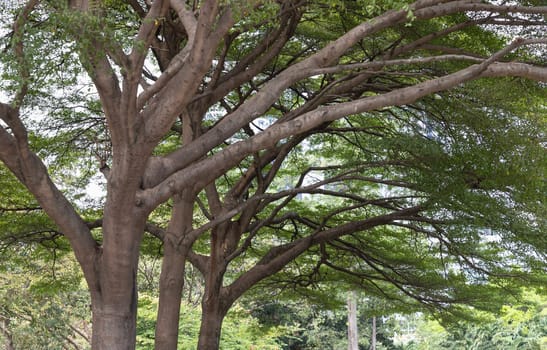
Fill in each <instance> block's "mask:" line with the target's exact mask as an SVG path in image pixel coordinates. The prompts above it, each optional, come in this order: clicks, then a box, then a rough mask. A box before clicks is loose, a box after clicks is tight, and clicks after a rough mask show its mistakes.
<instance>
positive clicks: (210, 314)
mask: <svg viewBox="0 0 547 350" xmlns="http://www.w3.org/2000/svg"><path fill="white" fill-rule="evenodd" d="M225 315H226V311H225V310H224V308H222V307H221V300H220V295H216V296H212V297H209V298H207V299H205V300H204V301H203V303H202V315H201V327H200V329H199V341H198V347H197V349H198V350H218V349H219V346H220V334H221V330H222V321H223V320H224V316H225Z"/></svg>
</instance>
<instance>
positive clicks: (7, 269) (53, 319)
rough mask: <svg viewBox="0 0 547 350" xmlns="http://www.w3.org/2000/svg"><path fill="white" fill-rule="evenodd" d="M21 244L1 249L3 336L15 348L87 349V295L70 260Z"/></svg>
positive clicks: (0, 288) (88, 324) (88, 329)
mask: <svg viewBox="0 0 547 350" xmlns="http://www.w3.org/2000/svg"><path fill="white" fill-rule="evenodd" d="M25 247H26V248H24V249H23V248H21V247H19V248H18V249H13V247H9V248H4V249H3V251H2V254H3V259H2V263H1V264H0V272H1V276H2V277H1V278H0V319H2V321H5V320H7V322H5V323H4V325H5V327H4V332H3V335H4V337H5V336H6V335H7V334H9V336H10V338H11V340H12V341H13V344H14V346H15V348H16V349H40V350H41V349H43V350H48V349H61V348H65V347H66V346H74V344H75V345H77V346H80V347H82V348H86V347H88V346H89V339H90V328H91V327H90V322H89V319H87V317H86V315H88V310H89V307H90V305H89V297H88V292H87V291H86V290H85V287H84V286H83V285H82V283H83V281H82V278H81V273H80V271H79V269H78V266H77V264H76V263H75V261H74V259H73V258H71V257H69V256H66V257H61V256H53V257H52V256H51V253H50V252H51V251H49V250H46V249H44V248H41V247H35V246H32V245H25ZM52 259H54V260H53V261H52ZM0 339H2V337H0ZM69 344H72V345H69Z"/></svg>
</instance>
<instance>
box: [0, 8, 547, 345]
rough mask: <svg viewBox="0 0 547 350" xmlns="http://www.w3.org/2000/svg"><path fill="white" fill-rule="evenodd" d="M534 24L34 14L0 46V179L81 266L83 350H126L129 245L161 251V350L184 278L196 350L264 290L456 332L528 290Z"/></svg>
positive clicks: (539, 28) (382, 15)
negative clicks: (190, 284) (405, 314)
mask: <svg viewBox="0 0 547 350" xmlns="http://www.w3.org/2000/svg"><path fill="white" fill-rule="evenodd" d="M546 13H547V8H545V7H541V6H535V4H534V2H533V1H520V2H517V3H516V4H515V5H507V4H504V3H502V4H498V3H489V2H483V1H473V0H471V1H463V2H462V1H441V2H439V1H430V0H419V1H416V2H413V3H407V2H405V1H392V0H390V1H388V0H386V1H375V2H370V1H366V2H361V1H325V2H323V1H314V2H305V1H291V0H287V1H253V2H251V3H249V2H247V1H214V0H204V1H191V2H186V1H183V0H171V1H167V0H155V1H153V2H148V1H140V0H128V1H118V0H109V1H92V0H89V1H88V0H70V1H68V2H67V1H61V0H41V1H40V0H30V1H28V2H25V3H24V6H23V7H22V8H21V9H20V10H18V11H16V12H15V13H13V17H11V19H12V23H13V24H12V26H11V29H10V30H9V32H8V34H7V35H6V36H5V38H4V50H5V51H4V52H5V54H4V55H3V56H2V60H3V62H4V63H3V68H2V73H3V81H2V83H1V84H2V89H3V90H4V92H5V94H6V95H7V96H8V97H7V98H5V100H6V102H5V103H1V104H0V118H1V120H2V123H1V125H0V126H1V127H0V159H1V160H2V162H3V163H4V164H5V166H6V167H7V168H9V169H10V171H11V172H12V173H13V174H14V175H15V176H16V177H17V179H18V181H20V182H21V183H22V184H23V185H24V186H25V187H26V188H27V190H28V191H29V192H30V193H31V194H32V195H33V196H34V198H35V200H36V202H37V204H38V206H39V207H40V208H41V209H42V210H43V212H44V213H46V214H47V216H48V217H49V218H50V219H51V220H52V222H53V223H54V224H55V227H56V232H59V233H61V234H62V235H63V237H64V238H65V239H66V240H67V241H68V242H69V244H70V246H71V248H72V249H73V251H74V254H75V256H76V259H77V260H78V262H79V264H80V266H81V268H82V271H83V275H84V277H85V279H86V281H87V285H88V288H89V291H90V296H91V302H92V323H93V337H92V344H93V348H94V349H132V348H134V346H135V339H136V329H137V328H136V315H137V294H138V293H137V291H138V289H137V285H136V280H137V277H136V276H137V270H138V261H139V255H140V251H141V243H142V242H143V236H144V234H145V232H149V233H151V234H152V235H154V236H155V237H157V238H159V239H160V240H161V241H162V254H163V261H162V272H161V276H160V280H159V305H158V314H157V323H156V332H155V347H156V348H157V349H175V348H176V346H177V341H178V335H177V334H178V330H179V326H178V321H179V318H180V314H179V312H180V304H181V295H182V289H183V286H184V281H185V279H184V278H185V268H186V264H187V263H188V262H190V263H191V264H192V265H193V266H194V267H195V269H197V270H198V271H199V272H200V273H201V275H202V276H203V281H204V284H205V286H204V292H203V296H202V301H201V308H202V316H201V327H200V332H199V333H200V337H199V342H198V348H199V349H215V348H218V346H219V339H220V331H221V325H222V320H223V319H224V317H225V315H226V314H227V312H228V310H229V309H230V307H231V306H232V305H233V304H234V303H235V302H236V300H238V299H239V298H240V297H241V296H242V295H243V294H244V293H245V292H247V291H248V290H249V289H250V288H252V287H253V286H257V285H260V286H261V288H265V286H267V285H268V284H269V285H274V284H275V285H276V286H277V288H289V287H290V288H292V289H293V290H300V291H302V290H306V291H307V290H308V289H309V287H310V286H313V285H314V284H316V283H317V281H322V282H323V283H324V285H328V284H329V282H338V281H340V276H346V277H347V279H348V280H349V282H350V284H351V285H353V286H355V285H358V286H360V287H361V288H364V289H366V290H367V293H371V294H372V295H379V296H381V297H384V298H390V299H394V300H397V302H398V303H400V304H412V303H416V302H419V303H421V305H423V306H425V307H426V308H427V309H429V310H439V311H443V312H451V313H452V314H455V315H463V314H465V305H474V306H475V307H479V308H488V307H491V306H492V305H493V304H494V303H495V301H496V299H501V297H502V293H508V292H513V291H514V292H515V293H516V292H517V291H518V289H515V288H513V287H515V284H518V283H520V282H523V281H526V283H535V282H539V283H544V282H545V281H544V279H545V275H544V270H543V269H544V266H545V265H544V264H545V260H546V259H545V253H546V242H545V240H544V239H543V232H544V216H543V214H542V213H544V212H545V210H544V209H545V208H544V201H543V193H544V191H543V190H544V186H545V183H544V182H543V179H544V175H545V174H544V169H546V167H545V166H544V165H545V157H544V149H543V147H542V144H541V140H542V139H543V138H544V130H545V127H544V120H543V119H542V117H541V116H542V115H543V114H544V112H545V110H544V102H543V101H544V97H545V91H544V90H542V85H541V83H538V82H536V81H540V82H541V81H543V82H544V81H546V80H547V69H545V68H544V67H543V66H542V63H543V62H541V51H540V46H538V45H542V44H545V43H546V39H545V38H541V37H540V35H539V34H538V33H542V32H544V29H545V28H544V27H545V22H544V15H545V14H546ZM6 16H8V17H9V15H5V16H3V18H4V19H6ZM499 27H503V28H508V29H507V30H496V28H499ZM506 33H510V34H511V35H512V36H513V35H514V36H515V37H516V38H514V39H512V38H507V37H506V36H505V35H506ZM84 72H85V74H86V75H87V77H88V80H86V79H84V78H83V75H84ZM479 78H481V79H480V80H477V79H479ZM525 79H531V80H525ZM89 80H90V81H91V82H92V84H90V83H88V81H89ZM534 80H535V81H534ZM59 89H60V90H59ZM97 96H98V100H96V99H95V98H96V97H97ZM93 162H97V163H98V164H97V163H95V164H96V165H95V169H93V167H92V164H93ZM97 169H98V170H100V172H101V173H102V174H103V175H104V182H105V190H106V194H105V197H104V201H101V202H99V203H93V201H91V200H89V201H86V200H85V190H83V189H84V188H85V185H86V183H87V182H88V181H89V179H90V178H91V176H92V175H93V174H94V171H93V170H97ZM78 189H79V191H78ZM76 193H79V194H78V195H76ZM80 194H81V195H80ZM83 209H86V210H83ZM92 209H93V210H92ZM165 213H168V215H169V219H168V220H165V219H164V218H165ZM50 238H53V239H54V238H55V237H50ZM509 281H512V282H509ZM183 326H184V325H183Z"/></svg>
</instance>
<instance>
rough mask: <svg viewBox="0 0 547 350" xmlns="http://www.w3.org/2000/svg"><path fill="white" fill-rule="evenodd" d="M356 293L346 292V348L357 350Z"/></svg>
mask: <svg viewBox="0 0 547 350" xmlns="http://www.w3.org/2000/svg"><path fill="white" fill-rule="evenodd" d="M356 299H357V293H355V291H352V292H349V293H348V350H359V339H358V332H357V301H356Z"/></svg>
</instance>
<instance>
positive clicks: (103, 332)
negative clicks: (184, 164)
mask: <svg viewBox="0 0 547 350" xmlns="http://www.w3.org/2000/svg"><path fill="white" fill-rule="evenodd" d="M118 208H119V210H116V209H118ZM107 209H108V210H106V209H105V217H104V220H103V246H102V250H101V252H100V254H99V255H98V258H97V261H96V262H95V264H96V266H95V270H96V273H95V276H94V278H95V280H94V281H93V283H92V285H93V286H94V288H90V289H91V290H90V292H91V305H92V306H91V307H92V320H93V336H92V342H91V343H92V349H93V350H134V349H135V343H136V324H137V298H138V296H137V267H138V261H139V246H140V241H141V238H142V235H143V233H144V224H145V220H146V217H145V216H144V215H143V214H142V213H137V212H130V213H129V214H126V213H127V212H129V210H127V211H126V210H123V209H125V208H123V207H121V206H112V207H108V206H107ZM130 209H131V207H130ZM90 278H91V277H89V276H88V280H89V279H90ZM88 283H89V282H88Z"/></svg>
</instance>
